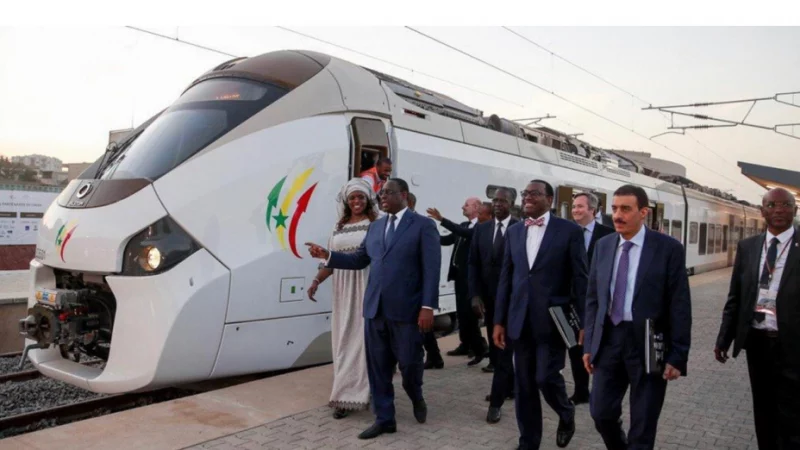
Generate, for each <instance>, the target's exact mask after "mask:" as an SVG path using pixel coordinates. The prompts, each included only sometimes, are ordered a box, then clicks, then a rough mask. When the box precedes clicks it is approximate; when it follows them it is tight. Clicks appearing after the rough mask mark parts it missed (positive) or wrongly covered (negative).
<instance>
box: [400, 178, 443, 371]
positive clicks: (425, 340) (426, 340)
mask: <svg viewBox="0 0 800 450" xmlns="http://www.w3.org/2000/svg"><path fill="white" fill-rule="evenodd" d="M416 207H417V196H416V195H414V193H413V192H409V193H408V209H409V210H410V211H412V212H417V210H416ZM422 347H423V348H424V349H425V365H424V366H423V367H424V368H425V369H426V370H427V369H443V368H444V359H442V352H441V350H440V349H439V343H438V342H437V341H436V335H435V334H434V332H433V330H431V331H427V332H425V333H423V336H422Z"/></svg>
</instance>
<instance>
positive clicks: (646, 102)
mask: <svg viewBox="0 0 800 450" xmlns="http://www.w3.org/2000/svg"><path fill="white" fill-rule="evenodd" d="M503 28H504V29H505V30H506V31H508V32H509V33H511V34H513V35H515V36H517V37H519V38H520V39H522V40H524V41H526V42H528V43H529V44H531V45H533V46H535V47H537V48H539V49H541V50H543V51H545V52H547V53H549V54H550V55H552V56H553V57H555V58H558V59H560V60H561V61H564V62H565V63H567V64H569V65H571V66H572V67H575V68H576V69H578V70H580V71H582V72H585V73H587V74H588V75H590V76H592V77H594V78H597V79H598V80H600V81H602V82H603V83H605V84H607V85H609V86H611V87H613V88H615V89H617V90H618V91H620V92H622V93H624V94H627V95H629V96H631V97H632V98H634V99H636V100H639V101H640V102H642V103H644V104H645V105H648V106H649V105H652V102H650V101H647V100H645V99H643V98H642V97H639V96H638V95H636V94H634V93H633V92H631V91H629V90H627V89H625V88H623V87H621V86H619V85H617V84H615V83H612V82H611V81H609V80H607V79H606V78H604V77H602V76H600V75H598V74H596V73H594V72H592V71H591V70H589V69H587V68H585V67H583V66H581V65H579V64H577V63H575V62H573V61H570V60H569V59H567V58H565V57H563V56H561V55H559V54H558V53H556V52H554V51H552V50H550V49H549V48H547V47H545V46H543V45H541V44H539V43H538V42H536V41H534V40H533V39H530V38H528V37H527V36H524V35H523V34H521V33H518V32H516V31H514V30H512V29H511V28H509V27H506V26H504V27H503ZM661 114H662V115H663V116H664V118H666V119H669V115H668V114H667V113H665V112H663V111H661ZM684 135H685V136H688V137H689V138H691V139H692V140H693V141H695V142H696V143H697V144H699V145H701V146H703V147H705V149H706V150H708V151H709V152H711V153H712V154H714V155H715V156H717V157H718V158H720V159H721V160H723V161H725V162H727V163H729V164H733V162H731V161H729V160H728V159H727V158H725V157H724V156H722V155H720V154H719V153H717V152H716V151H714V150H713V149H712V148H711V147H709V146H707V145H706V144H704V143H702V142H700V140H699V139H697V138H696V137H694V136H693V135H691V134H688V133H684Z"/></svg>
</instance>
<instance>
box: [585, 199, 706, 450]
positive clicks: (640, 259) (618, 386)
mask: <svg viewBox="0 0 800 450" xmlns="http://www.w3.org/2000/svg"><path fill="white" fill-rule="evenodd" d="M648 204H649V201H648V199H647V193H645V191H644V189H642V188H640V187H638V186H633V185H625V186H622V187H620V188H619V189H617V190H616V192H614V198H613V203H612V206H611V209H612V211H613V214H614V227H615V228H616V230H617V232H616V233H613V234H610V235H608V236H606V237H604V238H602V239H600V240H599V241H597V243H596V244H595V249H594V254H593V255H592V262H591V270H590V273H589V289H588V291H587V292H586V315H585V321H584V323H585V327H586V329H585V339H584V349H585V350H584V351H585V352H586V353H585V354H584V355H583V361H584V366H585V368H586V371H587V372H589V373H593V374H594V380H593V383H592V396H591V399H590V401H589V410H590V412H591V414H592V418H593V419H594V423H595V427H596V428H597V431H599V432H600V435H601V436H602V437H603V441H604V442H605V444H606V447H607V448H609V449H625V448H628V449H652V448H653V446H654V444H655V439H656V430H657V428H658V418H659V416H660V414H661V407H662V406H663V404H664V396H665V394H666V391H667V381H668V380H676V379H678V377H680V376H681V375H684V376H685V375H686V362H687V360H688V359H689V344H690V342H691V339H690V337H691V336H690V334H691V333H690V332H691V328H692V305H691V296H690V292H689V279H688V277H687V276H686V266H685V259H684V251H683V246H682V245H681V243H680V242H679V241H677V240H675V239H673V238H671V237H670V236H668V235H664V234H661V233H658V232H655V231H651V230H648V229H647V227H645V225H644V223H645V220H646V219H647V212H648ZM648 319H651V320H652V321H653V325H654V329H655V330H656V331H657V332H658V333H662V334H663V336H664V341H663V342H664V344H665V346H666V349H665V355H664V363H665V364H664V367H665V368H664V370H663V373H646V370H645V368H646V365H645V329H646V328H645V323H646V321H647V320H648ZM629 386H630V405H631V406H630V408H631V411H630V416H631V426H630V431H629V432H628V436H627V437H626V436H625V433H624V432H623V431H622V427H621V424H622V421H621V420H620V416H621V415H622V400H623V398H624V397H625V392H626V391H627V389H628V387H629Z"/></svg>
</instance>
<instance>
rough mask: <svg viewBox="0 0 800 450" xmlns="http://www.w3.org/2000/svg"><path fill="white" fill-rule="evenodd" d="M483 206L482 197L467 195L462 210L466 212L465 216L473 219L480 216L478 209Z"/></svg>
mask: <svg viewBox="0 0 800 450" xmlns="http://www.w3.org/2000/svg"><path fill="white" fill-rule="evenodd" d="M480 207H481V199H479V198H478V197H467V199H466V200H464V206H462V207H461V211H462V212H463V213H464V217H466V218H467V219H469V220H472V219H474V218H476V217H478V209H479V208H480Z"/></svg>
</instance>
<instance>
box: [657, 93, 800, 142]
mask: <svg viewBox="0 0 800 450" xmlns="http://www.w3.org/2000/svg"><path fill="white" fill-rule="evenodd" d="M796 94H800V91H797V92H783V93H780V94H775V95H773V96H772V97H761V98H747V99H742V100H725V101H720V102H703V103H689V104H685V105H670V106H652V105H650V106H648V107H646V108H642V109H643V110H651V109H655V110H658V111H661V112H664V113H668V114H669V115H670V126H669V127H668V129H670V130H682V131H685V130H689V129H708V128H726V127H737V126H739V125H742V126H746V127H752V128H760V129H762V130H771V131H773V132H775V133H777V134H781V135H784V136H788V137H790V138H794V139H800V136H797V135H795V134H789V133H786V132H783V131H780V130H779V129H778V128H780V127H792V129H794V127H795V126H798V125H800V123H798V122H795V123H782V124H777V125H774V126H771V127H767V126H764V125H757V124H754V123H747V122H746V120H747V118H748V117H749V116H750V113H751V112H752V111H753V108H754V107H755V106H756V103H758V102H763V101H769V100H773V101H775V102H777V103H783V104H784V105H789V106H793V107H795V108H800V105H798V104H795V103H789V102H787V101H784V100H781V99H780V96H781V95H791V96H792V98H794V95H796ZM750 102H753V103H752V104H751V105H750V109H748V110H747V113H746V114H745V115H744V117H743V118H742V120H739V121H736V120H728V119H720V118H716V117H711V116H709V115H706V114H689V113H685V112H681V111H675V110H674V108H701V107H707V106H717V105H731V104H736V103H750ZM675 114H677V115H679V116H686V117H691V118H694V119H699V120H713V121H716V122H722V123H721V124H710V125H709V124H704V125H685V126H675V122H674V119H673V117H674V115H675Z"/></svg>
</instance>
